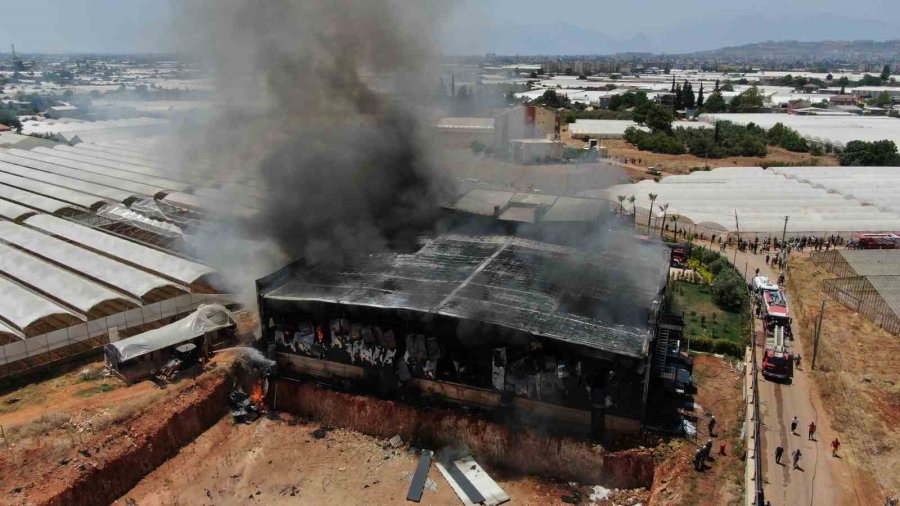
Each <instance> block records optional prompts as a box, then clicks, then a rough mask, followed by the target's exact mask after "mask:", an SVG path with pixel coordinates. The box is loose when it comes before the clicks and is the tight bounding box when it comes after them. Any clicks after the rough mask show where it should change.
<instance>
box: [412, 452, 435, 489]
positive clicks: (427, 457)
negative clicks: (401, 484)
mask: <svg viewBox="0 0 900 506" xmlns="http://www.w3.org/2000/svg"><path fill="white" fill-rule="evenodd" d="M433 455H434V452H433V451H431V450H422V453H421V454H419V465H418V466H417V467H416V474H414V475H413V477H412V483H410V484H409V492H407V494H406V500H407V501H413V502H419V501H421V500H422V492H424V491H425V480H426V479H427V478H428V470H429V469H430V468H431V457H432V456H433Z"/></svg>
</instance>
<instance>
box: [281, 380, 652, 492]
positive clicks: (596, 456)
mask: <svg viewBox="0 0 900 506" xmlns="http://www.w3.org/2000/svg"><path fill="white" fill-rule="evenodd" d="M277 389H278V392H277V395H278V399H277V402H278V404H277V408H278V409H279V410H281V411H287V412H291V413H295V414H300V415H304V416H310V417H313V418H315V419H317V420H319V421H321V422H322V423H323V424H326V425H330V426H333V427H342V428H349V429H353V430H356V431H360V432H362V433H365V434H369V435H372V436H376V437H382V438H388V437H391V436H394V435H396V434H400V435H401V436H402V437H403V438H404V439H406V440H411V441H414V442H416V441H417V442H419V444H427V445H430V446H432V447H434V448H436V449H440V448H445V447H450V448H467V449H468V450H469V451H471V452H472V454H473V455H475V456H476V457H477V458H478V459H479V460H480V461H482V462H485V463H487V464H489V465H492V466H495V467H500V468H506V469H510V470H513V471H516V472H519V473H524V474H529V475H538V476H544V477H549V478H556V479H561V480H566V481H577V482H580V483H601V484H603V485H604V486H607V487H616V488H638V487H649V486H650V484H651V483H652V482H653V473H654V454H653V452H652V451H651V450H648V449H632V450H623V451H617V452H609V451H607V450H605V449H604V448H602V447H600V446H597V445H592V444H590V443H587V442H585V441H580V440H575V439H569V438H559V437H552V436H548V435H543V434H538V433H534V432H514V431H512V430H510V429H509V428H508V427H506V426H503V425H500V424H496V423H493V422H490V421H487V420H483V419H480V418H476V417H472V416H465V415H461V414H459V413H456V412H453V411H449V410H435V411H422V410H418V409H416V408H414V407H412V406H409V405H406V404H402V403H398V402H393V401H385V400H380V399H375V398H372V397H366V396H359V395H351V394H346V393H341V392H335V391H331V390H326V389H323V388H320V387H317V386H314V385H311V384H308V383H297V382H291V381H280V382H278V386H277Z"/></svg>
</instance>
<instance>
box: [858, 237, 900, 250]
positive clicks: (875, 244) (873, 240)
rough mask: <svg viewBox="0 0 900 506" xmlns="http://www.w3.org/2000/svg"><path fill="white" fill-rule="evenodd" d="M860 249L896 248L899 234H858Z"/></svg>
mask: <svg viewBox="0 0 900 506" xmlns="http://www.w3.org/2000/svg"><path fill="white" fill-rule="evenodd" d="M857 240H858V242H859V248H860V249H896V248H897V247H900V235H897V234H860V235H859V239H857Z"/></svg>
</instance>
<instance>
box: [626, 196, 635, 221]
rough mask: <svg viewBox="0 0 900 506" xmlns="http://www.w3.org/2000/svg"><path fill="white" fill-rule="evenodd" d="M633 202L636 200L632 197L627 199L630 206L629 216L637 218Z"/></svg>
mask: <svg viewBox="0 0 900 506" xmlns="http://www.w3.org/2000/svg"><path fill="white" fill-rule="evenodd" d="M635 200H637V198H636V197H635V196H634V195H632V196H630V197H628V203H629V204H631V214H633V215H635V216H637V207H636V206H635V203H634V201H635Z"/></svg>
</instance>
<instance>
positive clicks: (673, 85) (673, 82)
mask: <svg viewBox="0 0 900 506" xmlns="http://www.w3.org/2000/svg"><path fill="white" fill-rule="evenodd" d="M672 93H675V76H672Z"/></svg>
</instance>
